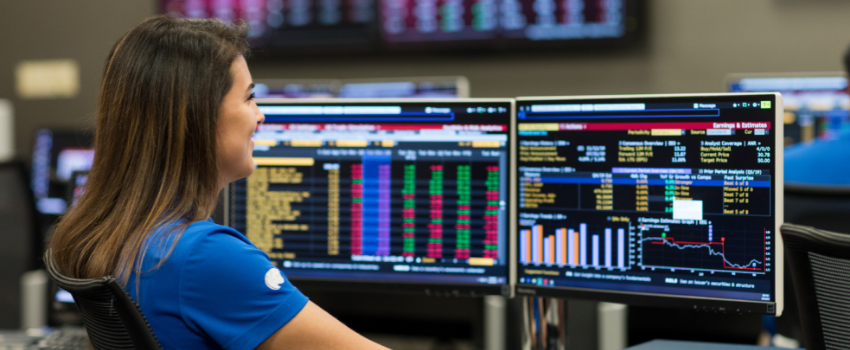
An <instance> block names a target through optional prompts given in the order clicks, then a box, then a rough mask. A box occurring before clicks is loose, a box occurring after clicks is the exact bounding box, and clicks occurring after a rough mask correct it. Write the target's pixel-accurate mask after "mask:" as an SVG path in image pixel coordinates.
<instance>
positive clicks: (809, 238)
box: [779, 224, 850, 350]
mask: <svg viewBox="0 0 850 350" xmlns="http://www.w3.org/2000/svg"><path fill="white" fill-rule="evenodd" d="M779 231H780V232H781V234H782V238H783V240H784V241H785V254H786V259H787V261H788V266H790V267H791V275H792V276H793V278H794V290H795V292H796V294H797V304H798V308H799V310H800V323H801V324H802V325H803V340H804V342H805V345H806V349H808V350H820V349H850V309H848V307H850V235H848V234H845V233H836V232H831V231H825V230H820V229H816V228H813V227H809V226H802V225H795V224H784V225H782V227H781V228H780V229H779Z"/></svg>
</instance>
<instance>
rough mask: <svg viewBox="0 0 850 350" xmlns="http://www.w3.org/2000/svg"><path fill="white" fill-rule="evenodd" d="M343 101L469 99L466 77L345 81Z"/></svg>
mask: <svg viewBox="0 0 850 350" xmlns="http://www.w3.org/2000/svg"><path fill="white" fill-rule="evenodd" d="M339 97H342V98H456V97H469V80H468V79H466V77H464V76H444V77H408V78H372V79H343V80H342V81H341V85H340V88H339Z"/></svg>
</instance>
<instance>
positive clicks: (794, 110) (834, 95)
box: [726, 72, 850, 146]
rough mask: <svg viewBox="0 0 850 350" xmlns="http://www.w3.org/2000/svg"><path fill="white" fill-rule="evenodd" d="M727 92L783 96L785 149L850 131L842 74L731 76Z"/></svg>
mask: <svg viewBox="0 0 850 350" xmlns="http://www.w3.org/2000/svg"><path fill="white" fill-rule="evenodd" d="M726 90H727V91H729V92H774V91H776V92H780V93H782V98H783V99H784V101H785V107H784V108H785V114H784V118H783V120H784V123H785V135H784V136H785V138H784V140H783V144H784V145H785V146H791V145H794V144H797V143H800V142H814V141H817V140H829V139H834V138H836V137H838V136H839V134H841V133H842V132H845V131H850V96H848V95H847V78H846V77H845V75H844V73H843V72H820V73H767V74H758V73H741V74H731V75H729V76H728V77H726Z"/></svg>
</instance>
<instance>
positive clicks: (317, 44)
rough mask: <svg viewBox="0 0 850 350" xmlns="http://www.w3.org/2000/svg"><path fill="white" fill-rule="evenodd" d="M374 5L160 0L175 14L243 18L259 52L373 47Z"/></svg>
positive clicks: (351, 0) (354, 0) (371, 1)
mask: <svg viewBox="0 0 850 350" xmlns="http://www.w3.org/2000/svg"><path fill="white" fill-rule="evenodd" d="M375 6H376V4H375V0H347V1H341V0H285V1H284V0H244V1H237V0H160V12H162V13H167V14H170V15H172V16H175V17H188V18H219V19H221V20H224V21H226V22H234V21H237V20H241V21H244V22H245V23H246V24H247V25H248V37H249V39H250V40H251V42H252V46H253V47H256V48H259V50H258V53H263V52H269V53H275V52H280V53H290V54H291V53H293V52H292V51H293V50H299V51H305V50H306V51H313V50H326V49H333V48H337V49H343V48H344V50H347V51H364V50H369V49H372V48H374V46H375V45H377V42H376V40H375V31H376V30H377V29H376V25H377V23H378V21H377V18H376V17H377V16H376V14H377V9H376V8H375ZM335 51H338V50H335Z"/></svg>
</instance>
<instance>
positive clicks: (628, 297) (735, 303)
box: [512, 92, 785, 316]
mask: <svg viewBox="0 0 850 350" xmlns="http://www.w3.org/2000/svg"><path fill="white" fill-rule="evenodd" d="M743 96H763V97H766V96H773V97H774V99H775V101H776V103H775V104H774V106H773V107H772V108H773V109H774V121H773V123H774V125H775V127H774V133H773V137H774V142H775V145H782V137H783V135H784V133H783V128H784V124H783V109H782V106H783V104H782V95H781V94H780V93H778V92H774V93H769V92H768V93H709V94H646V95H587V96H535V97H517V98H516V102H517V105H519V104H520V103H523V102H532V101H581V100H594V101H595V102H598V100H604V99H608V100H623V99H642V100H645V101H648V100H651V99H666V98H712V97H722V98H741V97H743ZM518 136H519V135H518V132H517V129H514V135H513V139H514V140H516V139H517V138H518ZM774 149H775V151H774V156H773V158H775V159H774V160H775V162H774V164H775V165H774V166H775V173H776V179H775V180H774V187H773V188H774V190H773V191H774V193H773V196H774V198H776V200H775V208H774V214H775V217H774V225H775V232H774V237H775V239H774V241H775V245H774V249H773V254H774V259H775V260H774V261H773V266H774V286H775V289H774V290H775V301H772V302H763V301H754V300H741V299H725V298H707V297H694V296H683V295H674V294H661V293H643V292H641V293H637V292H623V291H612V290H604V289H590V288H575V287H539V286H536V285H532V284H524V283H519V281H518V280H513V281H512V282H513V283H514V284H515V289H516V294H517V295H532V296H546V297H560V298H577V299H590V300H597V301H605V302H614V303H623V304H629V305H636V306H649V307H665V308H678V309H688V310H694V311H706V312H720V313H741V314H746V313H753V314H765V315H772V316H780V315H782V311H783V309H784V298H785V293H784V289H783V287H784V272H783V270H784V269H783V266H784V259H785V258H784V245H783V241H782V236H781V235H779V226H781V225H782V222H783V220H784V219H783V215H784V209H783V208H784V191H783V188H784V174H783V173H784V165H783V164H784V163H783V147H776V146H775V147H774ZM516 152H517V150H514V153H516ZM514 172H515V173H514V178H515V179H519V167H516V168H514ZM518 209H519V208H515V210H514V212H518ZM512 224H513V225H516V226H518V225H517V222H516V221H514V222H513V223H512ZM515 243H516V242H515ZM517 246H518V244H514V247H517ZM515 250H516V249H515ZM513 253H515V254H518V252H516V251H514V252H513ZM519 268H520V266H519V262H518V261H517V262H516V265H515V268H514V270H515V271H518V269H519ZM771 306H773V312H769V311H770V307H771Z"/></svg>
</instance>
